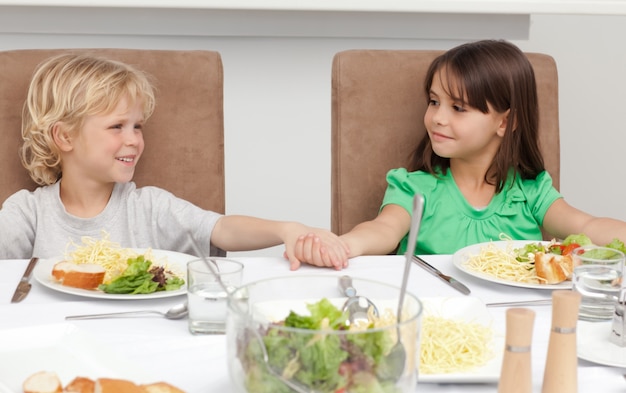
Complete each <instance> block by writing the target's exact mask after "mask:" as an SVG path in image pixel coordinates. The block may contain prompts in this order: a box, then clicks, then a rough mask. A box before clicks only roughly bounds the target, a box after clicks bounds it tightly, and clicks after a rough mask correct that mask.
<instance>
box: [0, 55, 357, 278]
mask: <svg viewBox="0 0 626 393" xmlns="http://www.w3.org/2000/svg"><path fill="white" fill-rule="evenodd" d="M154 106H155V98H154V89H153V86H152V85H151V84H150V82H149V80H148V78H147V76H146V75H144V74H143V73H142V72H140V71H138V70H136V69H134V68H132V67H130V66H129V65H126V64H123V63H119V62H115V61H110V60H106V59H100V58H95V57H90V56H84V55H77V54H67V55H61V56H57V57H54V58H51V59H48V60H47V61H45V62H44V63H42V64H41V65H40V66H39V67H38V68H37V70H36V71H35V73H34V75H33V78H32V81H31V84H30V87H29V91H28V96H27V100H26V103H25V105H24V112H23V123H22V137H23V140H24V143H23V146H22V148H21V151H20V157H21V160H22V163H23V165H24V166H25V167H26V169H27V170H28V171H29V173H30V175H31V177H32V178H33V179H34V180H35V181H36V182H37V183H38V184H40V185H41V187H39V188H37V189H36V190H35V191H34V192H29V191H26V190H21V191H18V192H17V193H15V194H13V195H12V196H11V197H9V198H8V199H7V200H6V201H5V203H4V204H3V206H2V209H1V210H0V258H30V257H31V256H38V257H41V258H48V257H53V256H59V255H63V253H64V251H65V248H66V245H67V244H68V242H69V241H70V240H72V239H73V240H78V239H79V238H80V237H82V236H91V237H100V236H102V232H103V231H105V232H106V233H108V234H109V235H110V239H111V240H112V241H114V242H117V243H119V244H120V245H122V246H123V247H141V248H148V247H152V248H158V249H166V250H174V251H179V252H185V253H191V254H192V253H193V248H192V243H191V240H190V239H189V235H188V234H189V233H192V234H193V235H194V237H195V238H196V239H197V240H198V242H199V243H200V244H201V246H202V248H203V250H204V252H205V253H206V254H209V252H210V249H211V248H218V249H222V250H224V251H237V250H253V249H259V248H265V247H270V246H274V245H278V244H281V243H284V244H285V245H286V251H285V255H286V257H287V258H288V259H289V261H290V263H291V268H292V269H296V268H298V266H299V265H300V261H299V260H298V259H297V258H296V257H295V253H294V245H295V243H296V241H297V239H298V236H299V235H305V234H307V233H310V234H312V236H313V237H314V238H315V239H316V245H317V252H320V255H321V254H323V255H324V257H323V258H322V260H324V261H325V262H323V263H318V264H320V265H324V266H334V267H336V268H341V267H342V263H343V261H345V254H346V251H345V249H344V248H343V246H342V242H341V241H340V240H339V239H338V238H337V236H335V235H334V234H332V233H330V232H329V231H325V230H321V229H316V228H309V227H307V226H304V225H302V224H299V223H295V222H279V221H268V220H263V219H259V218H254V217H246V216H223V215H220V214H217V213H215V212H211V211H206V210H203V209H200V208H199V207H197V206H195V205H192V204H191V203H189V202H187V201H185V200H181V199H179V198H176V197H175V196H174V195H173V194H171V193H169V192H167V191H165V190H163V189H159V188H156V187H144V188H136V187H135V184H134V183H133V182H132V181H131V180H132V178H133V174H134V171H135V167H136V165H137V163H138V162H139V159H140V158H141V154H142V152H143V150H144V141H143V135H142V132H143V128H144V124H145V123H146V121H147V120H148V118H149V117H150V115H151V114H152V112H153V110H154Z"/></svg>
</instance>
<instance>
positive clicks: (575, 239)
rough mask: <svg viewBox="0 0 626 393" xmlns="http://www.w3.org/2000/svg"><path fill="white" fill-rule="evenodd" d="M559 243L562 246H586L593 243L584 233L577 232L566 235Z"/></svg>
mask: <svg viewBox="0 0 626 393" xmlns="http://www.w3.org/2000/svg"><path fill="white" fill-rule="evenodd" d="M561 244H563V245H564V246H569V245H570V244H578V245H579V246H587V245H591V244H593V243H592V242H591V239H589V236H587V235H585V234H584V233H579V234H573V235H569V236H567V237H566V238H565V239H563V242H562V243H561Z"/></svg>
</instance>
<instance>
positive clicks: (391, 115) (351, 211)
mask: <svg viewBox="0 0 626 393" xmlns="http://www.w3.org/2000/svg"><path fill="white" fill-rule="evenodd" d="M441 53H442V52H441V51H429V50H349V51H344V52H340V53H338V54H336V55H335V57H334V59H333V66H332V143H331V150H332V179H331V189H332V201H331V210H332V211H331V229H332V231H333V232H335V233H337V234H343V233H346V232H348V231H350V230H351V229H352V228H353V227H354V226H355V225H357V224H359V223H361V222H363V221H367V220H371V219H373V218H375V217H376V215H377V214H378V210H379V208H380V205H381V203H382V199H383V195H384V193H385V189H386V186H387V183H386V181H385V175H386V173H387V171H388V170H389V169H392V168H400V167H406V166H407V164H408V159H409V157H410V154H411V153H412V152H413V149H414V148H415V146H417V143H418V141H419V140H420V139H421V138H423V137H424V136H425V134H426V130H425V128H424V120H423V119H424V113H425V111H426V106H427V97H426V96H425V93H424V91H423V90H424V89H423V81H424V77H425V74H426V70H427V69H428V66H429V65H430V63H431V61H432V60H433V59H434V58H435V57H436V56H438V55H439V54H441ZM527 56H528V58H529V59H530V62H531V63H532V65H533V67H534V70H535V76H536V79H537V87H538V96H539V108H540V124H539V128H540V129H539V133H540V141H539V142H540V147H541V150H542V152H543V156H544V160H545V165H546V169H547V170H548V172H549V173H550V175H551V176H552V179H553V180H554V185H555V187H556V188H557V189H558V188H559V171H560V152H559V116H558V81H557V69H556V64H555V62H554V60H553V59H552V58H551V57H550V56H547V55H544V54H536V53H528V54H527Z"/></svg>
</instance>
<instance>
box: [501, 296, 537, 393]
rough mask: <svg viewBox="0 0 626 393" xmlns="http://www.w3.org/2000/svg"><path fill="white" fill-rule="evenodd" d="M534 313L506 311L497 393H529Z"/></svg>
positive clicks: (518, 309)
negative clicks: (503, 345) (502, 353)
mask: <svg viewBox="0 0 626 393" xmlns="http://www.w3.org/2000/svg"><path fill="white" fill-rule="evenodd" d="M534 323H535V312H534V311H532V310H530V309H527V308H509V309H508V310H506V336H505V337H506V338H505V341H506V344H505V348H504V357H503V358H502V370H501V371H500V382H499V383H498V393H531V392H532V374H531V367H530V366H531V362H530V354H531V353H530V349H531V343H532V336H533V325H534Z"/></svg>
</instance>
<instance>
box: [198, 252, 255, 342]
mask: <svg viewBox="0 0 626 393" xmlns="http://www.w3.org/2000/svg"><path fill="white" fill-rule="evenodd" d="M209 263H210V264H212V266H213V268H214V270H215V271H216V272H217V273H218V274H219V278H220V279H221V280H222V282H223V283H224V285H225V286H226V288H227V289H228V292H232V291H234V290H235V289H236V288H237V287H239V286H240V285H241V280H242V278H243V264H242V263H241V262H238V261H235V260H232V259H227V258H207V259H206V261H205V260H204V259H195V260H192V261H189V263H187V301H188V306H189V331H190V332H191V333H193V334H223V333H225V331H226V310H227V301H228V293H227V292H226V291H224V288H223V287H222V285H220V283H219V281H218V279H217V276H216V275H215V274H214V273H213V271H212V270H211V268H210V267H209V266H207V264H209Z"/></svg>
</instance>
